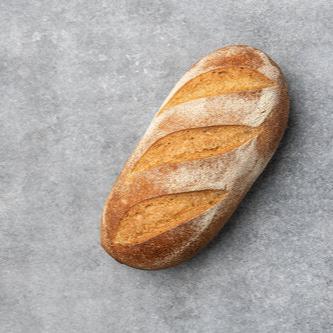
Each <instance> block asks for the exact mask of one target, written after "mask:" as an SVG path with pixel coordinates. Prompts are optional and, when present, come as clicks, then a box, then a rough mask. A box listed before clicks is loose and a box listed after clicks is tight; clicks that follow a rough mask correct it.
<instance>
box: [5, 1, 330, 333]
mask: <svg viewBox="0 0 333 333" xmlns="http://www.w3.org/2000/svg"><path fill="white" fill-rule="evenodd" d="M332 16H333V5H332V1H330V0H327V1H324V0H321V1H312V0H308V1H304V0H299V1H290V0H283V1H274V0H270V1H250V0H248V1H233V0H228V1H218V0H215V1H199V0H196V1H193V0H191V1H190V0H186V1H156V0H142V1H140V0H135V1H116V0H113V1H107V0H105V1H88V0H87V1H79V0H75V1H68V0H66V1H62V0H61V1H60V0H58V1H45V0H44V1H42V0H40V1H37V0H31V1H28V0H26V1H23V0H22V1H19V0H12V1H5V0H2V1H1V2H0V92H1V97H0V181H1V183H0V219H1V223H0V232H1V234H0V248H1V252H0V265H1V271H0V331H1V333H2V332H4V333H8V332H9V333H12V332H15V333H16V332H24V333H27V332H28V333H30V332H31V333H39V332H61V333H62V332H65V333H71V332H89V333H90V332H96V333H100V332H114V333H118V332H121V333H122V332H130V333H132V332H145V333H146V332H148V333H149V332H154V333H155V332H163V333H164V332H172V333H173V332H181V333H183V332H200V333H201V332H205V333H206V332H223V333H233V332H241V333H243V332H246V333H252V332H253V333H258V332H259V333H260V332H265V333H266V332H283V333H288V332H301V333H305V332H332V331H333V326H332V325H333V315H332V313H333V311H332V310H333V307H332V306H333V290H332V289H333V287H332V275H333V274H332V273H333V272H332V267H333V259H332V252H333V246H332V236H333V225H332V222H333V221H332V220H333V219H332V215H333V210H332V207H333V202H332V179H333V172H332V169H333V163H332V162H333V152H332V146H333V145H332V133H333V122H332V114H333V100H332V99H333V94H332V89H333V82H332V73H333V37H332V35H333V20H332ZM232 43H246V44H250V45H252V46H255V47H258V48H261V49H263V50H264V51H266V52H267V53H268V54H270V55H271V56H272V57H273V58H274V59H275V60H276V61H277V62H278V63H279V64H280V65H281V67H282V69H283V71H284V73H285V74H286V77H287V80H288V83H289V86H290V95H291V99H292V109H291V118H290V126H289V129H288V131H287V133H286V136H285V138H284V140H283V143H282V145H281V147H280V149H279V151H278V153H277V154H276V155H275V158H274V160H273V161H272V163H271V164H270V165H269V166H268V168H267V170H266V171H265V172H264V174H263V175H262V177H261V178H260V179H259V180H258V181H257V183H256V185H255V186H254V187H253V189H252V191H251V192H250V193H249V194H248V196H247V197H246V199H245V200H244V201H243V203H242V204H241V206H240V208H239V209H238V211H237V213H236V214H235V215H234V216H233V218H232V220H231V221H230V223H229V224H228V226H227V227H226V228H225V229H224V231H223V232H222V233H221V234H220V235H219V236H218V237H217V239H216V240H215V241H214V242H213V243H212V244H211V245H210V246H209V247H208V248H207V249H206V250H204V251H203V252H202V253H201V254H200V255H198V256H197V257H196V258H194V259H193V260H191V261H190V262H188V263H185V264H183V265H181V266H179V267H176V268H173V269H169V270H164V271H155V272H148V271H139V270H135V269H131V268H128V267H126V266H122V265H120V264H118V263H117V262H115V261H114V260H112V258H111V257H109V256H108V255H107V254H106V253H104V251H103V250H102V249H101V247H100V246H99V220H100V216H101V210H102V206H103V202H104V200H105V198H106V196H107V194H108V191H109V190H110V188H111V185H112V183H113V181H114V180H115V177H116V175H117V174H118V173H119V171H120V169H121V167H122V165H123V163H124V162H125V160H126V158H127V157H128V155H129V154H130V152H131V151H132V149H133V148H134V146H135V143H136V142H137V140H138V139H139V138H140V136H141V135H142V134H143V132H144V130H145V128H146V127H147V125H148V124H149V122H150V119H151V117H152V115H153V113H154V112H155V111H156V110H157V108H158V107H159V105H160V104H161V102H162V100H163V99H164V98H165V97H166V95H167V94H168V92H169V90H170V89H171V87H172V86H173V85H174V83H175V82H176V81H177V80H178V78H179V77H180V76H181V75H182V74H183V73H184V71H185V70H186V69H187V68H188V67H189V66H190V65H191V64H192V63H193V62H195V61H196V60H198V59H199V58H200V57H202V56H204V55H205V54H207V53H208V52H210V51H211V50H214V49H216V48H219V47H221V46H223V45H225V44H232Z"/></svg>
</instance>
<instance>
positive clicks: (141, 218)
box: [101, 45, 289, 269]
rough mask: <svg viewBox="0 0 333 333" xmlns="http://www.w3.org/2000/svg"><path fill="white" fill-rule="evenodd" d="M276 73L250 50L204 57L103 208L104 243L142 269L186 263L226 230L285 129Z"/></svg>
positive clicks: (282, 89)
mask: <svg viewBox="0 0 333 333" xmlns="http://www.w3.org/2000/svg"><path fill="white" fill-rule="evenodd" d="M288 108H289V102H288V94H287V87H286V84H285V82H284V79H283V77H282V74H281V71H280V69H279V68H278V66H277V65H276V64H275V63H274V62H273V61H272V60H271V59H270V58H269V57H268V56H267V55H265V54H264V53H263V52H261V51H259V50H257V49H254V48H251V47H248V46H242V45H238V46H228V47H225V48H222V49H219V50H217V51H215V52H213V53H211V54H209V55H208V56H206V57H204V58H203V59H202V60H200V61H199V62H198V63H196V64H195V65H194V66H192V68H191V69H190V70H189V71H188V72H187V73H186V74H185V75H184V76H183V77H182V78H181V80H180V81H179V82H178V83H177V84H176V86H175V87H174V88H173V89H172V91H171V93H170V94H169V96H168V97H167V99H166V100H165V102H164V103H163V105H162V107H161V108H160V110H159V112H158V113H157V114H156V115H155V117H154V119H153V121H152V123H151V125H150V127H149V128H148V130H147V132H146V134H145V135H144V136H143V138H142V140H141V141H140V143H139V145H138V146H137V148H136V149H135V151H134V153H133V154H132V156H131V157H130V159H129V160H128V162H127V163H126V165H125V167H124V169H123V170H122V172H121V174H120V176H119V177H118V180H117V181H116V184H115V185H114V188H113V190H112V192H111V193H110V196H109V198H108V200H107V202H106V205H105V209H104V212H103V218H102V227H101V240H102V245H103V247H104V249H105V250H106V251H107V252H108V253H109V254H110V255H111V256H113V257H114V258H115V259H116V260H118V261H120V262H121V263H124V264H126V265H129V266H132V267H136V268H142V269H159V268H166V267H170V266H174V265H176V264H178V263H180V262H182V261H184V260H187V259H189V258H191V257H192V256H193V255H194V254H195V253H197V252H198V251H199V250H200V249H201V248H202V247H204V246H205V245H206V244H207V243H208V242H209V241H210V240H211V239H212V238H213V237H214V236H215V235H216V234H217V233H218V231H219V230H220V229H221V228H222V227H223V225H224V224H225V223H226V222H227V220H228V219H229V217H230V216H231V215H232V213H233V212H234V210H235V209H236V208H237V206H238V204H239V202H240V201H241V200H242V198H243V197H244V195H245V194H246V192H247V191H248V190H249V188H250V187H251V185H252V184H253V182H254V181H255V180H256V178H257V177H258V176H259V175H260V173H261V172H262V171H263V169H264V168H265V166H266V165H267V163H268V161H269V160H270V158H271V157H272V155H273V153H274V151H275V150H276V148H277V146H278V143H279V141H280V139H281V137H282V135H283V132H284V130H285V128H286V126H287V120H288Z"/></svg>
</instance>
